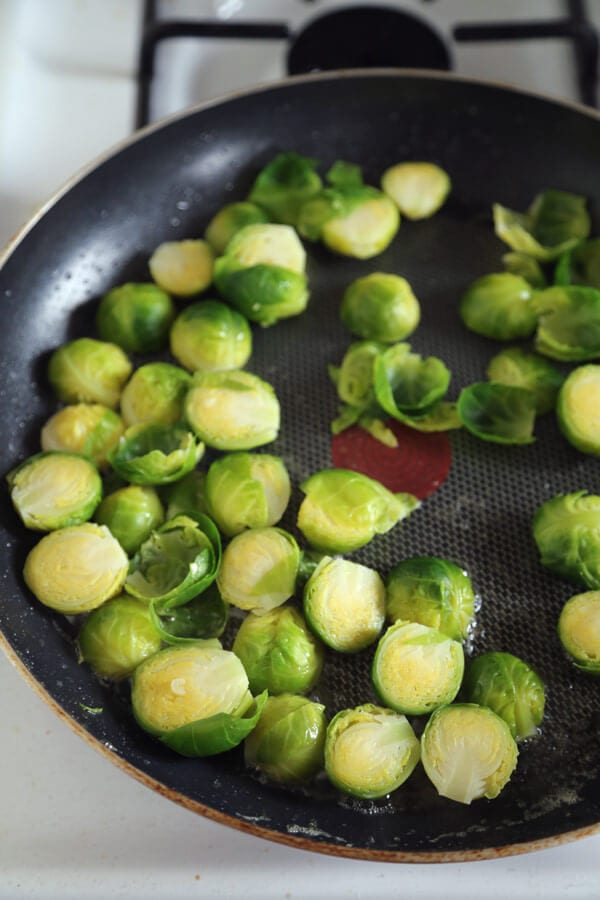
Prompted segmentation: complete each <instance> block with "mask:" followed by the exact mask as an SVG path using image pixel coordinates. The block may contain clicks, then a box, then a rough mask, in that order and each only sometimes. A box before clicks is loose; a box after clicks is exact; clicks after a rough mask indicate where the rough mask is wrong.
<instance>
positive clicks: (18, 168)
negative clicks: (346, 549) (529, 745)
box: [0, 0, 600, 900]
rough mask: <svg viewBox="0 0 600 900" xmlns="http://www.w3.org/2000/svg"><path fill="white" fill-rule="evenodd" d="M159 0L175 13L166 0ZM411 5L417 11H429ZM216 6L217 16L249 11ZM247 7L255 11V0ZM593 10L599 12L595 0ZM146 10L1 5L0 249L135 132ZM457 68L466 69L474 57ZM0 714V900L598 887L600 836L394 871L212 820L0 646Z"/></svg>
mask: <svg viewBox="0 0 600 900" xmlns="http://www.w3.org/2000/svg"><path fill="white" fill-rule="evenodd" d="M183 2H184V4H185V0H183ZM544 2H545V0H532V2H531V3H528V4H522V3H521V2H516V0H505V2H504V3H503V4H502V9H503V12H504V14H505V15H506V14H507V7H511V9H512V10H516V14H517V15H518V16H520V17H521V18H523V17H524V16H525V15H528V16H529V17H532V18H533V17H535V16H536V15H537V16H538V17H539V9H540V8H541V7H540V3H544ZM461 3H462V8H463V9H464V10H465V13H464V14H463V15H462V16H461V18H462V19H463V20H468V19H470V20H475V19H482V18H488V19H490V18H495V17H496V16H495V15H494V12H496V13H497V10H498V4H492V3H481V2H479V0H478V2H475V0H454V2H452V0H446V3H445V4H440V8H442V7H445V8H446V10H447V8H448V6H451V5H455V6H456V5H457V4H461ZM278 4H279V0H273V8H275V9H278ZM298 4H299V0H296V6H298ZM163 5H166V7H167V9H168V8H169V7H171V9H172V10H173V13H175V12H176V11H177V10H176V6H177V2H176V0H165V3H164V4H163ZM288 5H289V4H288ZM328 5H331V4H328ZM405 5H406V6H412V7H413V8H415V9H417V8H418V9H419V10H422V11H423V13H425V12H427V11H428V7H429V6H430V5H428V4H424V3H418V2H416V0H413V2H412V4H410V3H407V4H405ZM548 5H549V6H550V9H551V10H552V8H553V4H552V0H548V2H547V3H546V8H548ZM187 6H188V7H190V6H194V4H190V3H189V2H188V3H187ZM210 6H211V4H209V3H200V2H198V3H197V4H196V8H199V7H203V8H204V7H210ZM212 6H213V7H214V8H215V9H217V8H218V9H219V11H220V12H221V14H227V13H228V12H231V11H234V12H235V9H236V8H239V7H240V6H244V4H243V3H242V2H241V0H221V2H217V0H215V2H214V4H212ZM246 6H247V8H252V10H253V11H254V10H258V11H259V12H260V13H261V14H262V15H263V17H264V15H265V14H264V9H265V4H264V3H262V2H259V0H253V3H248V4H246ZM431 6H432V5H431ZM591 6H593V8H594V15H595V16H597V17H598V18H600V2H598V0H592V3H591ZM492 7H494V10H492ZM523 7H526V9H525V12H524V11H523ZM279 8H280V7H279ZM554 8H558V5H557V3H554ZM140 10H141V0H52V2H48V0H0V129H1V131H0V133H3V138H4V139H3V140H0V245H1V244H2V243H3V242H4V241H5V240H6V239H8V237H9V236H10V234H11V233H12V232H13V230H15V229H16V228H17V227H18V226H19V225H20V224H21V223H22V222H23V221H24V220H25V219H26V218H27V217H28V216H29V215H30V214H31V213H32V212H33V210H34V209H35V207H36V206H37V205H38V204H39V203H41V202H42V201H44V200H45V199H46V198H47V197H48V196H49V195H50V194H51V193H52V191H53V190H54V189H55V188H57V187H58V186H59V185H60V184H61V183H62V182H63V181H64V180H65V179H66V178H67V177H68V176H70V175H71V174H72V173H74V172H75V171H76V170H77V169H79V168H80V167H81V166H83V165H84V164H86V163H87V162H88V161H90V160H91V159H93V158H94V157H95V156H96V155H97V154H98V153H101V152H103V151H104V150H105V149H107V148H108V147H110V146H111V145H113V144H114V143H115V142H117V141H118V140H120V139H121V138H122V137H124V136H126V135H127V134H128V133H129V132H130V130H131V122H132V119H133V101H134V86H133V80H132V76H133V71H134V66H135V62H134V60H135V40H136V35H137V31H138V27H139V22H140ZM203 14H204V12H203ZM271 18H273V19H276V18H281V16H275V15H272V16H271ZM32 23H34V24H33V25H32ZM57 23H58V24H59V28H57ZM48 34H53V35H54V36H55V40H54V41H53V42H50V43H49V44H48V43H44V42H43V41H42V36H45V35H48ZM15 38H16V39H17V40H16V43H15V42H14V40H15ZM9 39H12V42H9ZM494 58H497V56H496V57H494V56H492V57H491V59H492V60H493V59H494ZM463 64H464V68H466V69H469V67H474V66H476V52H475V51H468V52H467V53H466V55H465V56H464V57H463ZM471 73H472V74H477V72H476V71H473V70H472V72H471ZM533 86H534V87H537V86H538V85H533ZM226 87H228V86H226ZM66 98H68V102H65V100H66ZM90 98H91V100H90ZM19 123H21V127H17V126H18V125H19ZM0 602H1V601H0ZM0 714H1V721H2V739H1V740H0V796H1V797H2V805H1V809H2V815H1V816H0V900H25V898H44V900H70V898H77V900H96V898H98V900H100V898H102V900H104V898H107V897H114V898H125V900H138V898H140V900H153V898H161V900H163V898H164V900H179V898H197V897H201V898H237V897H241V896H244V897H245V898H248V900H252V898H257V900H258V898H260V900H271V898H273V900H274V898H277V900H308V898H310V900H320V898H324V900H325V898H331V900H338V898H339V900H341V898H344V900H355V898H364V900H367V898H369V900H384V898H385V900H388V898H389V897H390V896H398V895H401V896H403V897H406V898H410V900H413V898H415V900H418V898H420V900H430V898H437V897H444V898H448V900H454V898H457V900H458V898H461V900H464V898H480V897H482V896H485V897H486V898H489V900H505V898H506V897H509V896H512V897H516V898H525V897H526V898H528V900H529V898H531V900H558V898H569V900H592V898H595V897H597V896H598V879H597V871H598V863H597V860H598V858H599V857H600V835H596V836H593V837H589V838H586V839H583V840H580V841H577V842H575V843H570V844H566V845H563V846H561V847H556V848H553V849H549V850H543V851H539V852H536V853H530V854H527V855H524V856H516V857H511V858H507V859H499V860H491V861H485V862H473V863H468V864H454V865H448V864H445V865H438V866H435V865H394V864H378V863H369V862H360V861H355V860H340V859H335V858H331V857H327V856H321V855H320V854H316V853H309V852H304V851H299V850H293V849H290V848H288V847H285V846H281V845H279V844H275V843H271V842H268V841H264V840H261V839H259V838H254V837H251V836H248V835H246V834H243V833H240V832H238V831H235V830H233V829H230V828H226V827H224V826H221V825H217V824H215V823H213V822H211V821H209V820H207V819H204V818H201V817H199V816H197V815H195V814H193V813H190V812H188V811H187V810H185V809H183V808H180V807H179V806H176V805H175V804H173V803H171V802H169V801H168V800H166V799H164V798H162V797H160V796H159V795H157V794H155V793H153V792H152V791H150V790H149V789H148V788H146V787H144V786H142V785H141V784H138V782H136V781H134V780H133V779H132V778H130V777H129V776H127V775H125V774H124V773H123V772H122V771H121V770H120V769H118V768H117V767H116V766H113V765H111V763H110V762H109V761H108V760H107V759H106V758H105V757H104V756H101V755H100V754H98V753H97V752H96V751H95V750H93V749H92V748H91V747H90V746H88V744H87V743H85V742H84V741H83V740H82V739H81V738H80V737H78V736H77V735H75V734H74V733H73V732H72V731H71V730H70V728H69V727H68V726H67V725H66V724H65V723H64V722H63V721H62V720H60V719H58V718H57V717H56V716H55V714H54V713H53V712H51V711H50V709H49V708H48V707H46V705H45V704H44V703H43V701H42V700H41V699H40V698H39V697H38V696H37V694H36V693H35V692H34V691H33V690H32V689H31V688H30V687H29V685H28V684H27V683H26V682H25V681H24V680H23V678H22V677H21V675H20V674H19V673H18V672H17V671H16V670H15V669H14V668H13V666H12V665H11V663H10V662H9V661H8V659H7V658H5V657H4V655H3V654H2V653H1V652H0Z"/></svg>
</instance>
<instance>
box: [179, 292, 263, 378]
mask: <svg viewBox="0 0 600 900" xmlns="http://www.w3.org/2000/svg"><path fill="white" fill-rule="evenodd" d="M170 342H171V353H172V354H173V356H174V357H175V359H177V360H178V361H179V362H180V363H181V365H182V366H185V368H186V369H189V370H190V371H191V372H194V371H196V370H197V369H202V371H204V372H215V371H220V370H224V369H243V367H244V366H245V365H246V363H247V362H248V360H249V359H250V355H251V353H252V332H251V331H250V325H249V324H248V320H247V319H246V317H245V316H243V315H242V314H241V313H239V312H237V310H235V309H232V308H231V307H230V306H227V304H226V303H221V302H220V301H219V300H201V301H199V302H198V303H191V304H190V305H189V306H186V307H185V309H183V310H182V311H181V312H180V313H179V315H178V316H177V318H176V319H175V321H174V323H173V327H172V328H171V334H170Z"/></svg>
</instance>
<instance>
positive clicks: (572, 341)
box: [534, 285, 600, 362]
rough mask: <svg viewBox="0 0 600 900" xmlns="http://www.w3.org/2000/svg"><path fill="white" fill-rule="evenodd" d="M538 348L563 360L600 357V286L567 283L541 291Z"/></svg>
mask: <svg viewBox="0 0 600 900" xmlns="http://www.w3.org/2000/svg"><path fill="white" fill-rule="evenodd" d="M534 306H535V310H536V313H537V316H538V328H537V331H536V334H535V349H536V350H537V351H538V353H542V354H543V355H544V356H549V357H550V358H551V359H558V360H561V361H563V362H586V361H587V360H592V359H596V358H598V357H600V290H598V289H596V288H592V287H583V286H578V285H566V286H564V287H551V288H548V289H547V290H545V291H540V292H539V293H538V294H537V295H536V297H535V300H534Z"/></svg>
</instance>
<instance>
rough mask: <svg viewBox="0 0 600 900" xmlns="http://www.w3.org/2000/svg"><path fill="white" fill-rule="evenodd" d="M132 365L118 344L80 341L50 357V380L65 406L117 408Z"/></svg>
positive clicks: (89, 340)
mask: <svg viewBox="0 0 600 900" xmlns="http://www.w3.org/2000/svg"><path fill="white" fill-rule="evenodd" d="M132 368H133V367H132V365H131V362H130V360H129V359H128V358H127V356H126V354H125V353H124V351H123V350H122V349H121V348H120V347H118V346H117V345H116V344H111V343H108V342H107V341H97V340H95V339H94V338H87V337H83V338H76V339H75V340H73V341H69V342H68V343H66V344H63V345H62V346H61V347H57V349H56V350H55V351H54V352H53V353H52V355H51V356H50V361H49V363H48V379H49V381H50V384H51V385H52V387H53V388H54V390H55V391H56V394H57V396H58V398H59V399H60V400H62V401H63V402H64V403H100V404H102V405H103V406H108V407H109V408H110V409H114V408H115V407H116V406H117V405H118V403H119V397H120V396H121V390H122V388H123V385H124V384H125V382H126V381H127V379H128V378H129V376H130V375H131V370H132Z"/></svg>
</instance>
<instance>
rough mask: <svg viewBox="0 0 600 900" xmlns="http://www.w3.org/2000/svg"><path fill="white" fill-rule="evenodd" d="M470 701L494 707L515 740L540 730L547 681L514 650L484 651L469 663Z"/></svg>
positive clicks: (467, 684)
mask: <svg viewBox="0 0 600 900" xmlns="http://www.w3.org/2000/svg"><path fill="white" fill-rule="evenodd" d="M463 691H464V695H465V699H466V700H467V701H468V702H469V703H477V704H478V705H479V706H487V707H489V708H490V709H493V711H494V712H495V713H497V714H498V715H499V716H500V717H501V718H502V719H504V721H505V722H506V724H507V725H508V727H509V728H510V733H511V734H512V736H513V737H514V739H515V740H516V741H522V740H524V739H525V738H528V737H532V736H533V735H534V734H537V730H538V726H539V725H540V723H541V721H542V719H543V717H544V705H545V699H546V697H545V689H544V682H543V681H542V679H541V678H540V676H539V675H538V674H537V672H535V671H534V670H533V669H532V668H531V666H530V665H528V664H527V663H526V662H524V660H522V659H519V657H518V656H514V655H513V654H512V653H502V652H497V651H494V652H490V653H482V654H481V655H480V656H477V657H475V659H472V660H471V661H470V663H469V664H468V666H467V671H466V673H465V678H464V681H463Z"/></svg>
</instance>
